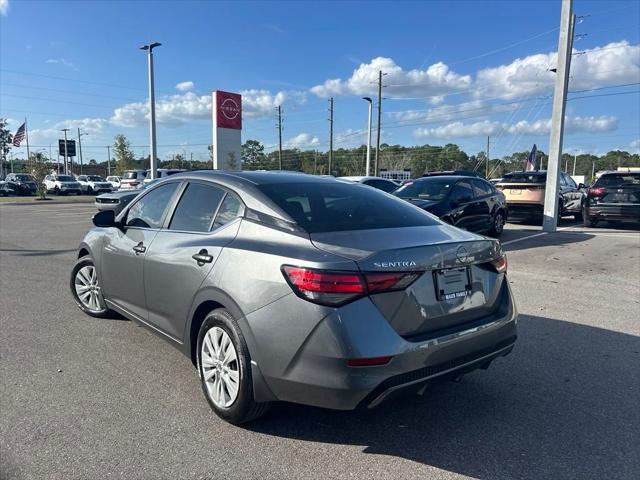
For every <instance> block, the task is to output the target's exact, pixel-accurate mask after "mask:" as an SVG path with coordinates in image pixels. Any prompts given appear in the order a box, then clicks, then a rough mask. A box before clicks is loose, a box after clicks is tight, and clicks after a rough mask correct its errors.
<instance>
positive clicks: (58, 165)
mask: <svg viewBox="0 0 640 480" xmlns="http://www.w3.org/2000/svg"><path fill="white" fill-rule="evenodd" d="M56 152H57V153H58V163H57V167H58V169H57V170H58V171H57V173H58V175H60V149H57V150H56Z"/></svg>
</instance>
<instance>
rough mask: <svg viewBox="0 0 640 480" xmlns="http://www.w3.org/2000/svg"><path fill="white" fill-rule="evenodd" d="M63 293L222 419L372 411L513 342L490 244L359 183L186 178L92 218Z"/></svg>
mask: <svg viewBox="0 0 640 480" xmlns="http://www.w3.org/2000/svg"><path fill="white" fill-rule="evenodd" d="M94 224H95V225H96V228H94V229H93V230H91V231H89V232H88V233H87V235H86V237H85V238H84V240H83V241H82V243H81V244H80V247H79V250H78V260H77V262H76V264H75V266H74V267H73V269H72V273H71V279H70V287H71V291H72V294H73V296H74V298H75V301H76V303H77V305H78V306H79V308H80V309H81V310H83V311H84V312H86V313H87V314H89V315H92V316H96V317H104V316H108V315H109V314H110V312H109V311H110V310H113V311H116V312H118V313H120V314H122V315H124V316H126V317H128V318H130V319H132V320H135V321H137V322H139V323H141V324H143V325H145V326H147V327H149V328H150V330H151V331H153V332H155V333H157V334H158V335H159V336H161V337H163V338H164V339H166V340H168V341H169V342H170V343H172V344H173V345H175V346H176V347H177V348H178V349H180V350H181V351H182V352H184V354H185V355H187V356H188V357H189V358H190V359H191V361H192V362H193V363H194V365H195V366H196V368H197V369H198V372H199V375H200V377H201V383H202V389H203V392H204V395H205V397H206V399H207V401H208V403H209V405H210V406H211V408H212V409H213V410H214V411H215V413H216V414H217V415H219V416H220V417H221V418H223V419H225V420H227V421H229V422H232V423H242V422H246V421H249V420H251V419H254V418H257V417H258V416H260V415H262V414H263V413H264V412H265V411H266V409H267V408H268V405H269V404H270V402H273V401H277V400H282V401H288V402H297V403H303V404H309V405H315V406H320V407H327V408H333V409H341V410H346V409H353V408H356V407H359V406H366V407H373V406H376V405H378V404H379V403H380V402H381V401H383V400H384V399H386V398H387V397H389V396H391V395H392V394H394V393H396V392H399V391H402V390H406V389H415V390H419V389H421V388H423V387H424V386H425V385H426V384H427V383H429V382H431V381H435V380H436V379H443V378H457V377H459V376H460V375H462V374H464V373H466V372H468V371H470V370H473V369H476V368H487V367H488V366H489V364H490V363H491V362H492V361H493V360H494V359H496V358H497V357H501V356H504V355H506V354H508V353H509V352H510V351H511V350H512V348H513V346H514V342H515V340H516V316H517V311H516V307H515V305H514V302H513V299H512V294H511V290H510V288H509V284H508V282H507V280H506V276H505V275H506V269H507V262H506V258H505V256H504V254H503V252H502V251H501V248H500V244H499V242H497V241H496V240H492V239H488V238H486V237H482V236H479V235H476V234H473V233H469V232H465V231H462V230H459V229H457V228H455V227H452V226H450V225H446V224H444V223H443V222H441V221H440V220H438V219H437V218H435V217H434V216H432V215H430V214H428V213H426V212H424V211H422V210H420V209H419V208H417V207H415V206H413V205H411V204H409V203H407V202H404V201H403V200H400V199H398V198H395V197H393V196H391V195H388V194H386V193H384V192H381V191H379V190H376V189H373V188H369V187H367V186H364V185H359V184H351V183H347V182H343V181H339V180H336V179H333V178H320V177H314V176H310V175H304V174H295V173H276V172H273V173H269V172H223V171H206V172H204V171H203V172H189V173H184V174H179V175H175V176H172V177H169V178H167V179H166V180H161V181H159V182H158V183H157V184H155V185H153V187H151V188H149V189H147V190H146V191H144V192H143V193H141V194H140V195H139V196H138V197H137V198H136V199H135V200H134V201H133V202H131V204H129V205H128V206H127V207H126V208H125V209H124V210H123V211H122V212H121V213H120V214H119V215H118V216H114V213H113V212H112V211H105V212H99V213H98V214H96V215H95V216H94Z"/></svg>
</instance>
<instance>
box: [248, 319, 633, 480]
mask: <svg viewBox="0 0 640 480" xmlns="http://www.w3.org/2000/svg"><path fill="white" fill-rule="evenodd" d="M519 327H520V329H519V330H520V331H519V334H520V338H519V340H518V343H517V344H516V348H515V350H514V351H513V353H512V354H511V355H509V356H508V357H505V358H502V359H498V360H497V361H495V362H494V364H493V365H492V366H491V368H489V370H488V371H486V372H484V371H478V372H474V373H471V374H470V375H468V376H466V377H465V378H464V379H463V380H462V382H461V383H453V382H446V383H439V384H434V385H432V386H431V387H429V388H428V389H427V391H426V392H425V394H424V395H423V396H422V397H420V396H417V395H412V396H408V397H405V398H403V399H399V400H396V401H393V402H389V403H386V404H383V405H382V406H381V407H379V408H378V409H373V410H365V411H356V412H334V411H329V410H322V409H316V408H310V407H302V406H295V405H289V404H283V405H279V406H277V407H275V408H274V409H273V410H272V411H271V413H269V414H267V416H266V417H265V418H264V419H263V420H261V421H259V422H256V423H255V424H251V425H249V426H248V427H247V428H249V429H252V430H254V431H257V432H260V433H263V434H267V435H275V436H281V437H287V438H294V439H301V440H306V441H313V442H323V443H332V444H346V445H361V446H363V447H364V448H363V453H366V454H376V455H391V456H395V457H401V458H405V459H408V460H412V461H414V462H419V463H422V464H425V465H430V466H433V467H437V468H440V469H443V470H447V471H450V472H455V473H458V474H463V475H468V476H472V477H475V478H482V479H514V478H521V479H532V480H533V479H536V480H537V479H541V478H553V479H561V478H580V479H585V478H594V479H601V478H616V479H623V478H629V479H631V478H638V474H639V473H640V441H639V434H640V427H639V426H640V409H639V408H638V400H639V398H640V338H639V337H637V336H633V335H627V334H622V333H617V332H613V331H610V330H604V329H600V328H595V327H590V326H585V325H580V324H576V323H570V322H565V321H561V320H553V319H549V318H543V317H537V316H528V315H522V316H521V317H520V321H519Z"/></svg>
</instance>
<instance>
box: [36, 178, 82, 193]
mask: <svg viewBox="0 0 640 480" xmlns="http://www.w3.org/2000/svg"><path fill="white" fill-rule="evenodd" d="M42 183H44V187H45V188H46V189H47V193H52V192H53V193H55V194H57V195H68V194H70V193H75V194H76V195H80V194H81V193H82V188H81V187H80V184H79V183H78V182H77V181H76V179H75V178H73V177H72V176H71V175H47V176H46V177H44V182H42Z"/></svg>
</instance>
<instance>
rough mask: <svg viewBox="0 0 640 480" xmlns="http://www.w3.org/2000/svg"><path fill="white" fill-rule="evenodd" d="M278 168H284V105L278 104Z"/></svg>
mask: <svg viewBox="0 0 640 480" xmlns="http://www.w3.org/2000/svg"><path fill="white" fill-rule="evenodd" d="M278 170H282V107H281V106H280V105H278Z"/></svg>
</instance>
